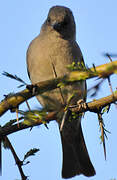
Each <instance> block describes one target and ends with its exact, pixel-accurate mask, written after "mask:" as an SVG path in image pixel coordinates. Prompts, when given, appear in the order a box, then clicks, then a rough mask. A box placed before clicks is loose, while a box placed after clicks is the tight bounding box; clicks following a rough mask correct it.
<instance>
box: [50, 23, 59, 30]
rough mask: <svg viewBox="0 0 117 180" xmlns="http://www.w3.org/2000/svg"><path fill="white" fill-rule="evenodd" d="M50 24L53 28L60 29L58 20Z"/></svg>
mask: <svg viewBox="0 0 117 180" xmlns="http://www.w3.org/2000/svg"><path fill="white" fill-rule="evenodd" d="M51 26H52V27H53V29H55V30H56V31H60V29H61V23H59V22H54V23H52V25H51Z"/></svg>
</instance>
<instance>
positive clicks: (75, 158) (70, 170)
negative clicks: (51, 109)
mask: <svg viewBox="0 0 117 180" xmlns="http://www.w3.org/2000/svg"><path fill="white" fill-rule="evenodd" d="M80 118H81V117H80ZM77 121H78V119H77ZM77 123H78V122H77ZM66 124H67V125H66ZM65 131H67V132H65ZM61 140H62V147H63V167H62V177H63V178H70V177H73V176H75V175H79V174H83V175H85V176H88V177H89V176H93V175H95V169H94V167H93V165H92V163H91V161H90V158H89V154H88V151H87V148H86V145H85V141H84V137H83V133H82V128H81V123H80V122H79V125H78V126H77V125H76V121H75V120H74V119H73V120H72V121H71V122H69V121H68V122H67V123H66V122H65V126H64V127H63V130H62V132H61Z"/></svg>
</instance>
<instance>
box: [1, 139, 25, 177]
mask: <svg viewBox="0 0 117 180" xmlns="http://www.w3.org/2000/svg"><path fill="white" fill-rule="evenodd" d="M4 140H5V141H6V142H7V144H8V147H9V148H10V150H11V152H12V155H13V157H14V160H15V162H16V165H17V167H18V169H19V172H20V175H21V178H22V180H26V179H27V176H25V174H24V172H23V169H22V165H23V163H22V161H20V159H19V157H18V156H17V154H16V152H15V150H14V148H13V146H12V144H11V142H10V140H9V139H8V137H7V136H5V137H4Z"/></svg>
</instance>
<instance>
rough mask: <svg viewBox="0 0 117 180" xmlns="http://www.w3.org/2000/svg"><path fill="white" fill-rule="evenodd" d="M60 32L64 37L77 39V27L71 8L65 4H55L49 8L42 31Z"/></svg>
mask: <svg viewBox="0 0 117 180" xmlns="http://www.w3.org/2000/svg"><path fill="white" fill-rule="evenodd" d="M46 30H48V31H49V32H52V33H54V32H55V33H56V34H59V35H60V36H61V37H62V38H64V39H75V34H76V32H75V31H76V27H75V21H74V17H73V14H72V12H71V10H70V9H69V8H67V7H64V6H54V7H52V8H51V9H50V10H49V13H48V16H47V19H46V21H45V23H44V24H43V26H42V31H46Z"/></svg>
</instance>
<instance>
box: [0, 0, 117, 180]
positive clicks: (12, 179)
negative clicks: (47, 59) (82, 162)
mask: <svg viewBox="0 0 117 180" xmlns="http://www.w3.org/2000/svg"><path fill="white" fill-rule="evenodd" d="M53 5H64V6H67V7H69V8H70V9H71V10H72V11H73V14H74V16H75V20H76V25H77V42H78V43H79V45H80V47H81V50H82V53H83V56H84V60H85V63H86V64H87V65H88V66H89V67H90V66H91V65H92V63H94V64H95V65H100V64H104V63H107V62H109V60H108V59H107V58H105V57H104V56H103V53H104V52H108V53H117V48H116V47H117V45H116V43H117V23H116V19H117V14H116V13H117V1H116V0H111V1H109V0H103V1H101V0H98V1H96V0H89V1H83V0H79V1H76V0H72V1H70V0H69V1H68V0H64V1H62V0H51V1H49V0H45V1H39V0H25V1H24V0H20V1H15V0H10V1H6V0H4V1H1V3H0V27H1V28H0V59H1V60H0V83H1V88H0V99H1V100H2V99H3V95H4V94H8V93H9V92H16V91H19V89H17V86H18V85H19V84H18V83H17V82H16V81H14V80H10V79H8V78H6V77H4V76H3V75H1V73H2V72H3V71H7V72H9V73H12V74H17V75H18V76H20V77H21V78H22V79H24V80H25V81H26V82H27V83H30V81H29V79H28V76H27V71H26V50H27V47H28V45H29V43H30V41H31V40H32V39H33V38H34V37H35V36H37V35H38V34H39V32H40V28H41V25H42V23H43V22H44V20H45V18H46V16H47V13H48V10H49V8H50V7H51V6H53ZM111 80H112V84H113V89H115V87H116V75H115V76H113V77H112V78H111ZM87 83H88V87H91V86H93V85H94V83H96V81H95V80H94V79H93V80H90V81H88V82H87ZM108 94H110V89H109V87H108V84H107V82H105V83H104V84H103V85H102V86H101V89H100V92H99V93H98V95H97V96H96V97H95V98H99V97H103V96H106V95H108ZM91 100H92V99H91V98H89V97H88V101H91ZM29 103H30V105H31V108H32V109H33V108H37V107H38V106H39V103H38V102H37V100H36V99H35V98H33V99H32V100H30V101H29ZM20 109H23V110H26V109H27V107H26V105H25V104H24V105H22V106H21V107H20ZM116 113H117V109H116V107H115V106H114V105H112V107H111V110H110V112H109V114H105V115H104V122H105V125H106V128H107V129H108V130H109V131H111V134H108V140H107V141H106V148H107V160H106V161H105V160H104V154H103V148H102V144H100V139H99V136H100V132H99V126H98V120H97V116H96V114H94V113H86V114H85V117H84V119H83V120H82V127H83V132H84V136H85V141H86V144H87V147H88V151H89V154H90V157H91V160H92V162H93V164H94V167H95V169H96V176H94V177H91V178H87V177H84V176H82V175H81V176H77V177H75V178H72V179H73V180H81V179H82V180H87V179H89V180H99V179H103V180H110V179H112V178H117V167H116V162H117V156H116V152H117V145H116V139H117V131H116V127H117V121H116ZM13 118H15V114H11V113H10V112H8V113H6V114H5V115H4V116H3V117H2V118H1V124H3V123H5V122H7V121H8V120H10V119H13ZM9 138H10V140H11V142H12V143H13V145H14V147H15V149H16V151H17V154H18V155H19V157H20V158H22V159H23V154H24V153H26V152H27V151H28V150H29V149H31V148H33V147H36V148H39V149H40V152H39V153H37V155H36V156H35V157H32V158H30V159H29V160H30V161H31V164H28V165H27V166H25V167H24V171H25V174H26V175H28V176H29V179H30V180H36V179H41V180H55V179H56V180H61V179H62V178H61V167H62V149H61V142H60V136H59V130H58V126H57V123H56V122H52V123H50V124H49V130H47V129H46V128H45V127H44V126H40V127H35V128H33V130H32V131H31V132H30V131H29V130H25V131H21V132H17V133H15V134H13V135H10V136H9ZM0 179H1V180H16V179H20V175H19V172H18V169H17V167H16V165H15V162H14V160H13V158H12V154H11V152H10V151H8V150H3V176H2V177H0Z"/></svg>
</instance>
